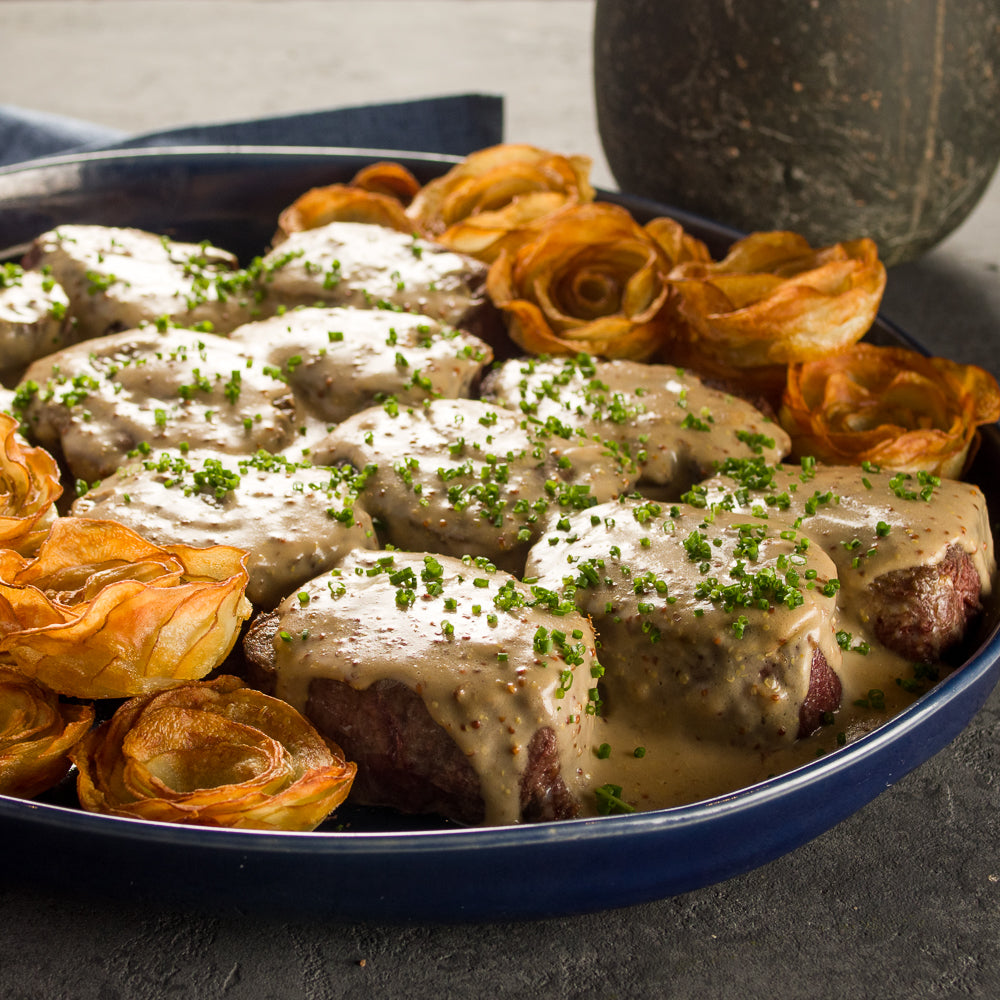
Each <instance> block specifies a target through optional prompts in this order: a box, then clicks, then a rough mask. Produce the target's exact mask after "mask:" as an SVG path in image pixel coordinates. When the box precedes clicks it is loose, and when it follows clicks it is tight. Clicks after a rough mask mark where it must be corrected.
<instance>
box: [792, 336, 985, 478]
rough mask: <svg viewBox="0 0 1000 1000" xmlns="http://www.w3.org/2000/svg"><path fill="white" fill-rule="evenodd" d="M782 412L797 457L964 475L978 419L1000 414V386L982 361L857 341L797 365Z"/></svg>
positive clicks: (981, 419)
mask: <svg viewBox="0 0 1000 1000" xmlns="http://www.w3.org/2000/svg"><path fill="white" fill-rule="evenodd" d="M779 415H780V419H781V424H782V426H783V427H784V428H785V430H787V431H788V433H789V434H790V435H791V438H792V448H793V453H794V456H795V457H801V456H803V455H813V456H815V457H816V458H818V459H819V460H820V461H823V462H827V463H829V464H836V465H848V464H856V463H861V462H864V461H868V462H872V463H874V464H876V465H880V466H882V467H884V468H887V469H893V470H897V471H900V472H911V473H915V472H920V471H923V472H929V473H933V474H934V475H939V476H945V477H947V478H949V479H957V478H959V477H960V476H961V475H962V473H963V471H964V469H965V468H966V466H967V464H968V462H969V461H970V460H971V455H972V449H973V445H974V443H975V440H976V436H977V428H978V426H979V425H980V424H985V423H991V422H992V421H995V420H997V419H1000V388H998V386H997V381H996V379H995V378H994V377H993V376H992V375H990V374H989V373H988V372H986V371H984V370H983V369H982V368H978V367H976V366H975V365H962V364H958V363H957V362H954V361H949V360H947V359H946V358H928V357H925V356H924V355H923V354H918V353H917V352H916V351H909V350H907V349H905V348H902V347H876V346H874V345H872V344H856V345H855V346H854V347H851V348H849V349H848V350H846V351H844V352H843V353H841V354H838V355H836V356H835V357H832V358H828V359H826V360H823V361H809V362H803V363H801V364H795V365H792V366H791V367H790V368H789V369H788V381H787V385H786V387H785V393H784V397H783V400H782V404H781V409H780V414H779Z"/></svg>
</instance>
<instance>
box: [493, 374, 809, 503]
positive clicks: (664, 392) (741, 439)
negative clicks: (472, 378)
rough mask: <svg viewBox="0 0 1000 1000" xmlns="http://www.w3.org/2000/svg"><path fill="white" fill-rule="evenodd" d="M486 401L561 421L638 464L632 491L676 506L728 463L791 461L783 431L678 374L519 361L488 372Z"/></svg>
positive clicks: (739, 401)
mask: <svg viewBox="0 0 1000 1000" xmlns="http://www.w3.org/2000/svg"><path fill="white" fill-rule="evenodd" d="M484 389H485V391H484V398H486V399H489V400H492V401H493V402H496V403H499V404H500V405H502V406H506V407H509V408H511V409H515V410H520V411H521V412H523V413H526V414H529V415H530V416H531V417H533V418H534V419H537V420H541V421H546V420H555V421H558V422H560V423H564V424H566V425H568V426H569V427H571V428H573V430H574V432H575V433H576V434H579V435H583V436H585V437H587V438H590V439H594V440H598V441H601V442H604V443H605V447H607V446H608V445H611V446H613V447H616V448H618V449H619V450H620V452H621V453H622V454H623V455H628V456H629V457H630V458H631V460H632V462H633V463H634V473H633V480H632V484H633V485H634V486H635V487H636V488H637V489H639V490H640V491H642V492H644V493H646V494H647V495H651V494H653V493H661V492H662V494H663V495H665V496H668V497H673V498H676V497H677V496H678V495H679V494H680V493H681V492H682V491H683V490H685V489H687V488H688V486H690V485H691V484H692V483H694V482H697V481H698V480H700V479H703V478H704V477H705V476H706V475H709V474H710V473H711V472H712V471H713V470H714V468H715V465H716V463H717V462H721V461H722V460H724V459H726V458H728V457H730V456H737V457H740V456H749V455H753V454H760V455H763V456H764V457H765V458H767V460H769V461H772V462H773V461H777V460H778V459H780V458H781V457H782V456H784V455H787V454H788V451H789V448H790V441H789V438H788V435H787V434H786V433H785V431H784V430H783V429H782V428H781V427H780V426H779V425H778V424H776V423H774V422H773V421H772V420H769V419H768V418H766V417H765V416H764V414H762V413H761V412H760V411H759V410H757V409H755V408H754V407H753V406H751V405H750V404H749V403H747V402H746V401H744V400H742V399H738V398H737V397H735V396H732V395H731V394H729V393H725V392H721V391H719V390H716V389H712V388H710V387H708V386H706V385H703V384H702V382H701V381H700V380H699V379H698V378H696V377H695V376H693V375H691V374H690V373H688V372H685V371H683V370H682V369H680V368H677V367H676V366H674V365H656V364H641V363H639V362H636V361H598V360H596V359H590V358H586V357H580V358H560V359H553V360H542V359H539V358H515V359H513V360H510V361H507V362H505V363H504V364H503V365H501V366H500V367H499V368H498V369H497V370H496V371H494V372H491V373H490V375H489V377H488V380H487V383H486V385H485V387H484Z"/></svg>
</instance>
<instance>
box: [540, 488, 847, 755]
mask: <svg viewBox="0 0 1000 1000" xmlns="http://www.w3.org/2000/svg"><path fill="white" fill-rule="evenodd" d="M567 521H568V523H567V524H566V525H564V527H563V528H562V530H560V531H557V532H556V533H555V534H552V535H550V536H549V537H547V538H545V539H543V540H542V541H541V542H539V543H538V544H537V545H536V546H535V547H534V548H533V549H532V550H531V552H530V553H529V555H528V562H527V568H526V575H527V576H528V577H530V578H537V580H538V584H539V585H540V586H542V587H546V588H548V589H551V590H555V591H558V592H559V593H561V594H563V595H565V597H566V598H567V599H572V600H573V601H575V603H576V605H577V607H578V608H579V609H580V611H581V613H583V614H585V615H587V616H588V617H589V618H590V620H591V621H592V622H593V624H594V628H595V629H596V631H597V634H598V637H599V639H600V643H601V646H600V649H601V663H602V665H603V666H604V668H605V674H604V679H603V681H602V685H601V687H602V691H603V692H604V696H605V699H606V703H605V707H604V712H603V714H605V715H606V716H607V717H608V719H609V720H611V721H613V720H614V719H615V718H616V717H617V718H622V717H625V718H628V719H630V720H631V721H633V722H634V723H637V724H640V725H645V726H647V727H653V728H672V729H675V730H681V731H686V732H688V733H689V734H690V735H691V736H692V737H694V738H696V739H699V740H714V741H719V742H722V743H736V744H740V745H743V746H747V747H752V748H754V749H758V750H762V751H769V750H774V749H776V748H779V747H781V746H787V745H789V744H791V743H792V742H794V741H795V740H796V739H798V738H799V737H802V736H807V735H809V734H810V733H811V732H813V731H814V730H815V729H817V728H818V727H819V725H820V721H821V719H822V717H823V714H824V713H825V712H833V711H834V710H836V709H837V708H838V706H839V704H840V696H841V684H840V680H839V679H838V677H837V670H838V669H839V666H840V662H841V650H840V647H839V646H838V644H837V639H836V631H837V617H836V602H835V599H834V594H835V593H836V568H835V567H834V565H833V563H832V562H831V560H830V559H829V558H828V557H827V556H826V555H824V554H823V553H822V552H821V551H817V550H816V549H815V547H813V549H812V550H810V548H809V546H808V541H806V542H805V544H803V539H802V538H801V537H800V536H798V535H797V534H796V533H794V532H792V533H788V532H781V531H779V530H775V529H774V528H773V527H771V526H769V525H767V524H766V523H759V524H758V523H753V522H751V521H749V520H748V519H747V518H745V517H733V516H729V515H725V514H717V515H715V517H713V518H710V519H705V518H704V512H702V511H699V510H697V509H695V508H692V507H680V506H678V507H675V508H673V509H671V510H670V511H669V512H668V511H666V510H664V509H663V508H662V507H660V505H658V504H655V503H652V502H650V501H641V500H638V499H635V498H626V499H623V500H622V501H620V502H614V503H607V504H601V505H600V506H598V507H594V508H592V509H591V510H589V511H586V512H583V513H577V514H573V515H571V516H570V517H569V518H568V519H567ZM552 542H554V543H555V544H552Z"/></svg>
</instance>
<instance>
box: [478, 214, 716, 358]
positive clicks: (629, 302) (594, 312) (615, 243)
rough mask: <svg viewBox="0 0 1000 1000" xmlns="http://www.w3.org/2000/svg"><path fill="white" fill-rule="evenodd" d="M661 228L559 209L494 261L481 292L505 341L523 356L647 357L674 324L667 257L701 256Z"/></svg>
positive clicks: (692, 244)
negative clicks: (499, 318) (502, 323)
mask: <svg viewBox="0 0 1000 1000" xmlns="http://www.w3.org/2000/svg"><path fill="white" fill-rule="evenodd" d="M666 221H667V220H654V221H653V222H652V223H650V224H649V225H648V226H647V227H646V228H643V227H642V226H640V225H639V224H638V223H637V222H636V221H635V220H634V219H633V218H632V216H631V215H630V214H629V213H628V212H627V211H626V210H625V209H624V208H621V207H620V206H618V205H612V204H608V203H604V202H595V203H592V204H589V205H580V206H578V207H575V208H567V209H564V210H563V211H561V212H559V213H558V214H556V215H554V216H552V217H551V218H550V219H549V220H547V222H546V223H545V224H544V225H543V226H541V227H540V228H539V229H538V231H537V233H536V234H535V235H534V236H533V237H532V238H531V239H530V240H528V241H527V242H525V243H524V244H523V245H522V246H520V247H519V248H518V249H517V250H516V251H514V252H509V251H504V252H503V253H501V255H500V256H499V257H498V258H497V260H496V261H495V262H494V263H493V264H492V265H491V267H490V272H489V276H488V278H487V284H486V289H487V292H488V293H489V295H490V298H491V299H492V300H493V303H494V305H496V306H497V307H498V308H499V309H500V310H502V312H503V313H504V316H505V319H506V323H507V329H508V333H509V334H510V336H511V338H512V339H513V340H514V341H515V342H516V343H517V344H519V345H520V346H521V347H522V348H523V349H524V350H526V351H530V352H531V353H533V354H577V353H579V352H581V351H583V352H586V353H587V354H594V355H600V356H601V357H605V358H629V359H631V360H634V361H645V360H647V359H648V358H650V357H651V356H652V355H653V354H654V353H656V351H657V349H658V348H659V346H660V345H661V343H662V342H663V341H664V339H665V338H666V337H667V336H668V334H669V333H670V330H671V327H672V325H673V323H674V320H673V318H672V316H671V314H670V312H669V311H668V310H667V309H665V306H666V304H667V302H668V300H669V298H670V286H669V285H668V283H667V280H666V279H667V274H668V273H669V271H670V269H671V268H672V267H673V265H674V264H675V260H674V258H673V257H672V256H671V252H670V251H671V250H673V251H674V252H676V253H679V254H683V255H685V256H687V257H690V256H693V255H702V254H703V255H704V256H706V257H707V253H708V252H707V250H704V248H703V245H702V244H700V243H699V242H698V241H697V240H693V239H691V238H690V237H688V238H687V239H686V240H685V238H684V236H683V234H682V233H679V232H678V229H679V227H676V224H673V226H670V225H669V222H668V223H667V225H663V223H664V222H666ZM675 227H676V228H675Z"/></svg>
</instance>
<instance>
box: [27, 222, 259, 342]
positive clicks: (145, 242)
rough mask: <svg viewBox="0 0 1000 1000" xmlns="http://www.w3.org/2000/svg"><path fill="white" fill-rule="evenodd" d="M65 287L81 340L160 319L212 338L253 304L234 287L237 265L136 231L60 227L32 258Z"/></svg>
mask: <svg viewBox="0 0 1000 1000" xmlns="http://www.w3.org/2000/svg"><path fill="white" fill-rule="evenodd" d="M31 256H32V259H33V263H34V266H35V267H37V268H45V269H47V270H48V271H49V272H50V273H51V275H52V277H54V278H55V279H56V281H57V282H58V283H59V284H60V285H61V286H62V287H63V288H64V289H65V291H66V293H67V295H68V296H69V299H70V302H71V304H72V310H73V315H74V316H75V317H76V319H77V322H78V323H79V326H80V333H81V336H83V337H99V336H101V335H103V334H105V333H115V332H117V331H119V330H129V329H132V328H133V327H138V326H141V325H143V324H144V323H152V322H155V321H156V320H159V319H162V318H163V317H166V318H168V319H169V320H171V321H173V322H175V323H177V324H179V325H184V326H196V325H198V324H200V323H205V322H208V323H211V324H212V329H213V330H214V331H215V332H217V333H219V332H222V331H225V330H231V329H233V327H235V326H237V325H239V324H240V323H245V322H246V321H247V320H249V319H250V318H252V316H253V314H254V312H255V309H256V306H255V305H254V303H253V302H252V299H251V298H250V296H249V294H248V293H247V291H246V290H245V289H242V288H240V287H234V286H233V284H232V282H231V281H230V279H232V278H233V277H235V276H236V275H237V267H238V262H237V260H236V258H235V257H234V256H233V255H232V254H231V253H228V252H227V251H225V250H220V249H219V248H218V247H213V246H210V245H209V244H194V243H177V242H174V241H173V240H169V239H167V238H166V237H162V236H158V235H156V234H155V233H148V232H144V231H142V230H139V229H123V228H114V227H108V226H85V225H67V226H60V227H59V228H58V229H53V230H52V231H50V232H48V233H44V234H43V235H42V236H40V237H39V238H38V239H37V240H36V241H35V244H34V247H33V249H32V253H31Z"/></svg>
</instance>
